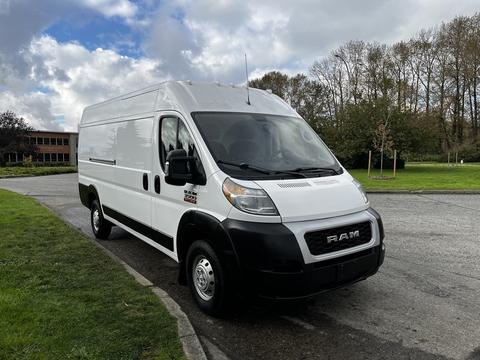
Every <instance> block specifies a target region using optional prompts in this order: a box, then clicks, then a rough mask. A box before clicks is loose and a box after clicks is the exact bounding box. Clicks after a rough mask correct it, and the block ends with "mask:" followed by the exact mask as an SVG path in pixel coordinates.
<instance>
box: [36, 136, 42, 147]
mask: <svg viewBox="0 0 480 360" xmlns="http://www.w3.org/2000/svg"><path fill="white" fill-rule="evenodd" d="M37 145H43V138H40V137H39V138H37Z"/></svg>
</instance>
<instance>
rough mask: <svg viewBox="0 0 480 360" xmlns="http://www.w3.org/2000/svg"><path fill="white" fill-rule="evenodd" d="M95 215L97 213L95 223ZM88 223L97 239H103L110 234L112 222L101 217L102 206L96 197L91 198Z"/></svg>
mask: <svg viewBox="0 0 480 360" xmlns="http://www.w3.org/2000/svg"><path fill="white" fill-rule="evenodd" d="M96 212H97V214H96ZM95 215H98V219H97V220H98V222H97V223H96V224H95V222H94V221H95V220H94V217H95ZM90 224H91V225H92V231H93V234H94V235H95V237H96V238H97V239H102V240H104V239H106V238H108V235H110V232H111V231H112V223H111V222H110V221H108V220H106V219H105V218H104V217H103V212H102V208H101V207H100V203H99V202H98V200H97V199H95V200H93V201H92V204H91V206H90Z"/></svg>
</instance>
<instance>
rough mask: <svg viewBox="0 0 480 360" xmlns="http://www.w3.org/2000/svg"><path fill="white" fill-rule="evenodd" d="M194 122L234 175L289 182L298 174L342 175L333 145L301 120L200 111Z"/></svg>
mask: <svg viewBox="0 0 480 360" xmlns="http://www.w3.org/2000/svg"><path fill="white" fill-rule="evenodd" d="M192 117H193V119H194V121H195V124H196V125H197V127H198V129H199V131H200V133H201V134H202V137H203V139H204V140H205V142H206V144H207V146H208V148H209V150H210V152H211V153H212V155H213V157H214V159H215V160H216V161H217V163H218V164H219V166H220V168H221V169H222V170H223V171H224V172H226V173H227V174H229V175H231V176H235V177H240V178H249V179H252V178H265V177H267V178H270V177H271V176H272V175H275V176H276V177H282V178H283V177H292V176H294V175H295V173H297V175H298V174H301V175H303V176H305V177H307V176H308V177H311V176H327V175H334V174H340V173H341V172H342V169H341V167H340V165H339V163H338V162H337V161H336V159H335V157H334V156H333V155H332V154H331V152H330V150H329V149H328V148H327V146H326V145H325V144H324V143H323V141H322V140H321V139H320V137H319V136H318V135H317V134H316V133H315V132H314V131H313V130H312V128H311V127H310V126H309V125H308V124H307V123H306V122H305V120H303V119H301V118H297V117H288V116H279V115H264V114H251V113H225V112H196V113H193V114H192ZM235 165H237V166H235ZM239 165H242V166H239ZM255 168H256V169H255ZM259 169H260V170H264V171H258V170H259Z"/></svg>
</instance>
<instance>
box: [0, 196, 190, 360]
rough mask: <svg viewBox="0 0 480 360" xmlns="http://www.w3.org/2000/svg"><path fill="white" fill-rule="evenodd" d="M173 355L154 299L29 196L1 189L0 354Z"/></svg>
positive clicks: (172, 331) (173, 341) (173, 330)
mask: <svg viewBox="0 0 480 360" xmlns="http://www.w3.org/2000/svg"><path fill="white" fill-rule="evenodd" d="M70 358H74V359H179V358H184V355H183V351H182V347H181V344H180V342H179V339H178V335H177V325H176V321H175V319H173V318H172V317H171V316H170V315H169V314H168V312H167V311H166V309H165V308H164V306H163V305H162V304H161V302H160V300H159V299H158V298H157V297H156V296H155V295H154V294H153V293H152V292H151V291H150V290H149V289H147V288H144V287H142V286H140V285H139V284H138V283H137V282H135V280H134V279H133V278H132V277H131V276H130V275H129V274H127V272H126V271H125V270H124V269H123V267H121V266H120V265H118V264H116V263H115V262H114V261H113V260H111V259H110V258H109V257H108V256H106V255H105V254H104V253H103V252H101V250H100V249H98V248H97V247H96V246H95V245H94V244H92V243H91V242H90V241H89V240H88V239H87V238H86V237H85V236H83V235H82V234H80V233H79V232H77V231H76V230H74V229H72V228H70V227H69V226H67V225H66V224H65V223H64V222H63V221H61V220H60V219H59V218H58V217H57V216H55V215H54V214H53V213H51V212H50V211H49V210H48V209H46V208H44V207H42V206H41V205H40V204H38V203H37V202H36V201H35V200H33V199H31V198H29V197H26V196H22V195H18V194H15V193H12V192H8V191H5V190H0V359H70Z"/></svg>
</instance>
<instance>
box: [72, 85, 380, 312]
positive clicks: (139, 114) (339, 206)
mask: <svg viewBox="0 0 480 360" xmlns="http://www.w3.org/2000/svg"><path fill="white" fill-rule="evenodd" d="M249 90H250V92H249V100H247V91H246V88H245V87H236V86H226V85H220V84H204V83H192V82H165V83H162V84H159V85H155V86H151V87H148V88H146V89H143V90H140V91H136V92H132V93H129V94H126V95H124V96H120V97H117V98H114V99H112V100H108V101H105V102H102V103H100V104H97V105H92V106H89V107H87V108H86V109H85V110H84V112H83V116H82V120H81V124H80V143H79V191H80V198H81V200H82V203H83V204H84V205H85V206H87V207H88V208H89V209H90V210H91V223H92V229H93V232H94V234H95V236H96V237H97V238H100V239H104V238H106V237H108V235H109V233H110V230H111V227H112V225H117V226H120V227H122V228H123V229H125V230H127V231H129V232H130V233H132V234H133V235H135V236H136V237H138V238H140V239H141V240H143V241H145V242H146V243H148V244H150V245H152V246H153V247H155V248H156V249H158V250H160V251H161V252H163V253H165V254H166V255H168V256H169V257H171V258H172V259H174V260H175V261H177V262H178V263H179V281H180V283H181V284H188V285H189V286H190V289H191V292H192V295H193V297H194V299H195V300H196V302H197V303H198V305H199V307H200V308H201V309H202V310H203V311H205V312H207V313H209V314H214V315H217V314H221V313H223V312H225V311H226V310H228V309H231V307H232V305H233V304H234V303H235V299H238V298H239V296H238V295H249V294H257V295H260V296H263V297H269V298H300V297H305V296H309V295H312V294H315V293H318V292H321V291H325V290H327V289H333V288H337V287H340V286H344V285H346V284H350V283H353V282H356V281H359V280H363V279H365V278H367V277H368V276H370V275H372V274H374V273H375V272H376V271H377V270H378V268H379V267H380V265H382V263H383V259H384V254H385V247H384V244H383V238H384V231H383V225H382V221H381V218H380V216H379V215H378V213H377V212H376V211H375V210H373V209H372V208H371V207H370V206H369V202H368V199H367V197H366V195H365V193H364V191H363V190H362V188H361V186H360V185H359V183H357V182H356V181H355V180H354V179H353V178H352V176H351V175H350V174H349V173H348V172H347V171H346V170H345V169H344V168H343V167H342V166H341V165H340V164H339V162H338V161H337V160H336V158H335V156H334V155H333V154H332V153H331V152H330V150H329V149H328V148H327V146H326V145H325V144H324V143H323V141H322V140H321V139H320V137H319V136H318V135H317V134H316V133H315V131H313V130H312V128H310V126H309V125H308V124H307V123H306V122H305V121H304V120H303V119H302V118H301V117H300V116H299V115H298V114H297V113H296V112H295V111H294V110H293V109H292V108H291V107H290V106H289V105H288V104H287V103H285V102H284V101H283V100H281V99H280V98H279V97H277V96H275V95H273V94H272V93H271V92H269V91H264V90H258V89H249Z"/></svg>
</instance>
